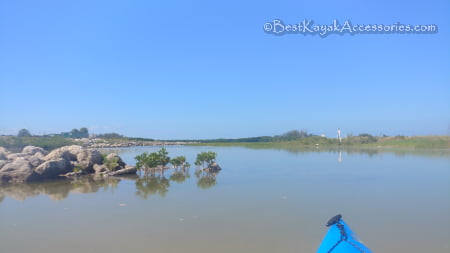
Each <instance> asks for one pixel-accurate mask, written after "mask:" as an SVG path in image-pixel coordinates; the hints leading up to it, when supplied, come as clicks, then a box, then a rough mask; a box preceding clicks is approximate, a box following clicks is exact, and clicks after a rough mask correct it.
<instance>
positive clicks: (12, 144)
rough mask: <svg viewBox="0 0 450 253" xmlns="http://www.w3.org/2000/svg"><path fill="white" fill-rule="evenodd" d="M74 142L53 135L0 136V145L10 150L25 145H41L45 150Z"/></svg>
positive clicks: (17, 150)
mask: <svg viewBox="0 0 450 253" xmlns="http://www.w3.org/2000/svg"><path fill="white" fill-rule="evenodd" d="M73 144H76V143H75V142H73V141H71V140H70V139H67V138H64V137H61V136H54V137H15V136H0V146H1V147H4V148H6V149H8V150H10V151H14V152H19V151H21V150H22V149H23V148H24V147H26V146H36V147H41V148H43V149H45V150H48V151H50V150H53V149H56V148H60V147H63V146H67V145H73Z"/></svg>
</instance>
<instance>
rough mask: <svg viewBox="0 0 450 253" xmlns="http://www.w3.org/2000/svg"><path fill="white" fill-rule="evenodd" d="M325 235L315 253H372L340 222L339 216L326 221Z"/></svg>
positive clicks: (340, 217)
mask: <svg viewBox="0 0 450 253" xmlns="http://www.w3.org/2000/svg"><path fill="white" fill-rule="evenodd" d="M327 226H328V227H330V228H329V229H328V232H327V234H326V235H325V237H324V238H323V240H322V243H321V244H320V247H319V249H318V250H317V253H343V252H346V253H353V252H355V253H372V251H371V250H370V249H369V248H367V247H366V246H365V245H364V244H362V243H361V242H360V241H359V240H358V237H357V236H356V234H355V233H353V231H352V230H351V229H350V227H349V226H348V225H347V224H346V223H345V222H344V221H343V220H342V216H341V215H336V216H334V217H333V218H331V219H330V220H329V221H328V224H327Z"/></svg>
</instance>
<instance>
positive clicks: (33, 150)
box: [22, 146, 48, 156]
mask: <svg viewBox="0 0 450 253" xmlns="http://www.w3.org/2000/svg"><path fill="white" fill-rule="evenodd" d="M22 153H23V154H28V155H31V156H32V155H35V154H36V153H41V154H42V155H44V156H45V155H47V154H48V152H47V150H45V149H43V148H40V147H35V146H26V147H24V148H23V150H22Z"/></svg>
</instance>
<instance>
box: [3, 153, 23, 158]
mask: <svg viewBox="0 0 450 253" xmlns="http://www.w3.org/2000/svg"><path fill="white" fill-rule="evenodd" d="M23 157H28V154H24V153H15V154H9V155H7V156H6V159H7V160H16V159H17V158H23Z"/></svg>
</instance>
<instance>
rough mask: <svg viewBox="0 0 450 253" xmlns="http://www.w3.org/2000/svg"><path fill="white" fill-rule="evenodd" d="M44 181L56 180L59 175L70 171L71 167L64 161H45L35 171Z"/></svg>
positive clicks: (61, 159) (62, 159)
mask: <svg viewBox="0 0 450 253" xmlns="http://www.w3.org/2000/svg"><path fill="white" fill-rule="evenodd" d="M35 171H36V173H38V174H39V175H41V176H42V178H44V179H54V178H58V176H59V175H61V174H65V173H68V172H71V171H72V166H71V165H70V163H69V162H67V160H66V159H64V158H60V159H58V160H52V161H46V162H44V163H43V164H41V165H39V166H38V167H37V168H36V169H35Z"/></svg>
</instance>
